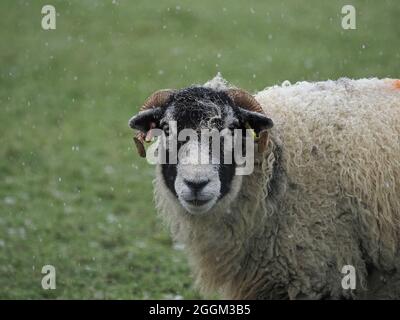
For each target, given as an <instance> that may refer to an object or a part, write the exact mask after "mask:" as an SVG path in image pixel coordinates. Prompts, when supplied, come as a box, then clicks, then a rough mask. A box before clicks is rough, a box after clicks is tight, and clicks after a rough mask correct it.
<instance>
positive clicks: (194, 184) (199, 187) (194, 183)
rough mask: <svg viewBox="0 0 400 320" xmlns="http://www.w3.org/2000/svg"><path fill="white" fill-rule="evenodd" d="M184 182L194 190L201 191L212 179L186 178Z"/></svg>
mask: <svg viewBox="0 0 400 320" xmlns="http://www.w3.org/2000/svg"><path fill="white" fill-rule="evenodd" d="M184 182H185V184H186V185H187V186H188V187H189V188H190V189H192V190H193V191H194V192H199V191H201V190H202V189H203V188H204V187H205V186H206V185H207V184H208V183H209V182H210V180H201V181H190V180H184Z"/></svg>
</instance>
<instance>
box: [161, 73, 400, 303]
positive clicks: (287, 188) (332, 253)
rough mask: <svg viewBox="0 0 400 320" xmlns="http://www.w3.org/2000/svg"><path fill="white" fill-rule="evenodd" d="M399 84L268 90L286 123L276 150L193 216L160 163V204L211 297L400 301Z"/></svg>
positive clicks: (268, 104) (270, 108)
mask: <svg viewBox="0 0 400 320" xmlns="http://www.w3.org/2000/svg"><path fill="white" fill-rule="evenodd" d="M399 83H400V82H399V80H391V79H384V80H378V79H361V80H350V79H339V80H337V81H325V82H316V83H309V82H300V83H296V84H294V85H290V84H289V83H286V82H285V83H284V84H283V85H282V86H274V87H270V88H267V89H265V90H263V91H261V92H259V93H258V94H257V95H256V96H255V98H256V99H257V100H258V102H259V103H260V104H261V105H262V107H263V109H264V111H265V112H266V114H267V115H268V117H270V118H272V120H273V121H274V124H275V125H274V127H273V128H272V129H271V131H270V140H269V145H268V149H267V150H266V151H265V153H264V154H262V155H260V154H258V156H257V159H256V164H255V169H254V172H253V173H252V174H251V175H248V176H243V178H242V181H241V185H240V186H237V188H239V190H238V192H232V196H231V195H230V194H228V195H227V196H226V197H224V198H223V199H222V200H221V201H220V202H219V203H217V205H216V206H215V207H213V208H212V209H211V210H210V212H207V213H206V214H202V215H190V214H187V213H186V212H185V211H184V209H183V208H182V206H180V205H179V203H178V202H177V200H176V198H175V197H174V196H173V195H172V194H171V192H170V191H169V190H168V188H167V187H166V186H165V183H164V181H163V178H162V175H161V172H160V170H161V169H160V166H157V169H156V170H157V172H156V179H155V182H154V189H155V200H156V206H157V208H158V211H159V213H160V215H161V216H162V218H163V219H164V220H165V221H166V222H167V224H168V225H169V226H170V228H171V232H172V235H173V237H174V239H175V240H176V241H178V242H180V243H182V244H184V245H185V250H186V252H187V254H188V256H189V262H190V264H191V266H192V270H193V272H194V276H195V279H196V284H197V286H198V288H200V290H201V291H202V292H203V293H204V294H206V295H207V294H211V293H215V292H218V293H219V294H220V295H221V297H223V298H229V299H340V298H350V299H363V298H398V299H399V298H400V85H399ZM207 85H208V86H212V84H210V83H208V84H207ZM224 85H226V84H224V82H223V81H222V82H221V80H219V82H218V83H217V87H218V88H219V90H220V89H221V88H223V87H224ZM233 188H235V186H233ZM345 265H352V266H354V268H355V270H356V289H355V290H350V289H343V287H342V279H343V277H344V276H345V274H342V273H341V270H342V267H343V266H345Z"/></svg>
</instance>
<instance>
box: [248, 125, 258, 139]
mask: <svg viewBox="0 0 400 320" xmlns="http://www.w3.org/2000/svg"><path fill="white" fill-rule="evenodd" d="M245 127H246V129H249V130H251V134H252V135H253V139H254V140H255V139H257V138H258V137H257V135H256V132H255V131H254V130H253V128H252V127H250V125H249V123H248V122H246V124H245Z"/></svg>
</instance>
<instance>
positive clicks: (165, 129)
mask: <svg viewBox="0 0 400 320" xmlns="http://www.w3.org/2000/svg"><path fill="white" fill-rule="evenodd" d="M162 131H164V133H165V135H166V136H168V135H169V125H168V124H164V125H163V126H162Z"/></svg>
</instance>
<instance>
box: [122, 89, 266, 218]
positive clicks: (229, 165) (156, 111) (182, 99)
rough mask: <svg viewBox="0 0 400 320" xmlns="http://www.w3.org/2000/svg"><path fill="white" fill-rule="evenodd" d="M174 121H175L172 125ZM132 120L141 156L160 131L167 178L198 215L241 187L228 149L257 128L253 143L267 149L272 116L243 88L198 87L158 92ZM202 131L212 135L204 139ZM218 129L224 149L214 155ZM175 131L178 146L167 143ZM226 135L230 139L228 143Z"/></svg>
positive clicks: (176, 194)
mask: <svg viewBox="0 0 400 320" xmlns="http://www.w3.org/2000/svg"><path fill="white" fill-rule="evenodd" d="M171 124H175V126H174V128H172V127H171V126H172V125H171ZM129 125H130V127H131V128H134V129H137V130H138V134H137V135H136V137H135V138H134V139H135V143H136V146H137V149H138V151H139V154H140V155H141V156H145V149H144V147H143V143H144V141H147V140H149V136H150V135H151V133H152V132H155V131H156V130H157V129H158V132H161V133H162V134H161V135H160V134H157V135H160V138H161V137H162V138H163V139H164V140H163V141H164V142H163V143H158V145H157V147H156V150H157V154H158V155H160V154H161V153H162V152H161V151H160V150H163V151H166V152H163V154H164V156H163V157H164V158H163V159H164V161H163V162H162V163H161V164H159V165H160V166H161V173H162V176H163V181H164V182H165V185H166V187H167V188H168V189H169V191H170V192H171V194H172V195H173V196H174V197H175V198H177V200H178V201H179V203H180V204H181V205H182V206H183V207H184V208H185V209H186V211H188V212H190V213H193V214H195V213H204V212H207V211H209V210H210V209H211V208H212V207H213V206H214V205H215V204H216V203H217V202H218V201H220V200H221V199H223V198H224V197H225V198H228V197H226V195H227V194H231V195H232V193H234V192H237V190H239V188H240V186H239V187H238V184H240V183H241V177H240V176H238V175H237V174H236V173H237V167H238V165H237V161H236V158H235V156H232V153H231V155H230V156H229V155H228V153H227V151H228V152H229V151H232V148H233V147H234V146H235V145H237V143H238V142H239V141H241V145H243V141H244V140H246V139H247V140H246V141H248V138H249V135H248V130H247V132H246V129H251V130H252V132H253V133H254V136H252V137H251V139H252V140H251V141H252V142H251V143H252V144H253V145H254V143H255V142H256V144H257V149H256V150H257V152H263V151H264V150H265V148H266V144H267V140H268V132H267V130H268V129H269V128H271V127H272V121H271V119H269V118H268V117H267V116H266V115H265V114H264V112H263V110H262V108H261V106H260V105H259V104H258V102H257V101H256V100H255V99H254V98H253V97H252V96H251V95H250V94H249V93H247V92H245V91H243V90H240V89H228V88H227V89H226V90H216V89H213V88H209V87H204V86H195V87H189V88H185V89H181V90H160V91H157V92H155V93H154V94H153V95H151V96H150V97H149V98H148V99H147V100H146V102H145V103H144V106H143V107H142V109H141V111H140V112H139V113H138V114H137V115H136V116H134V117H132V118H131V119H130V121H129ZM239 129H240V130H239ZM187 132H189V133H187ZM191 132H192V133H194V134H190V133H191ZM204 132H208V133H211V135H210V136H209V137H208V138H207V139H203V138H204V136H203V134H204ZM232 132H235V134H232ZM238 132H239V133H240V134H238ZM182 133H183V139H182ZM214 133H217V134H219V136H218V138H219V140H217V146H219V147H220V148H219V150H220V151H219V152H217V153H216V154H215V153H214V149H215V148H214V147H215V140H214V136H213V134H214ZM172 135H174V136H175V138H177V139H175V141H177V142H176V144H175V145H174V144H173V143H172V142H166V141H169V140H168V139H170V138H171V136H172ZM228 139H231V140H230V143H231V144H226V141H228ZM171 141H174V139H172V140H171ZM227 145H228V146H229V145H231V147H230V149H231V150H226V149H227V148H226V146H227ZM173 146H175V150H172V149H174V148H173ZM228 149H229V148H228ZM246 150H247V149H246ZM252 150H254V149H252ZM240 152H241V153H242V155H243V153H245V152H246V151H243V148H242V149H241V150H240ZM215 157H217V158H218V159H215ZM204 159H206V161H204ZM253 159H254V158H253ZM215 160H217V161H215ZM235 190H236V191H235ZM231 198H232V197H231Z"/></svg>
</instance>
